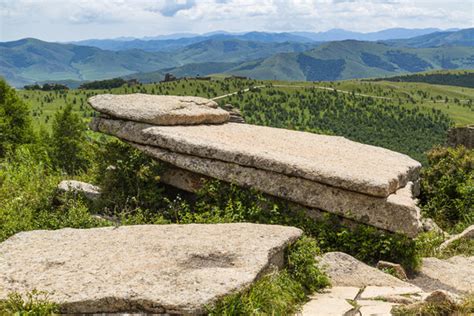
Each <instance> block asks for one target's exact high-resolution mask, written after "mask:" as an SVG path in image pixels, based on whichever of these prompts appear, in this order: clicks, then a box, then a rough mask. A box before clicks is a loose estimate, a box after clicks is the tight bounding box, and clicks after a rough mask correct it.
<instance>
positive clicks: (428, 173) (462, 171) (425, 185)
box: [421, 146, 474, 231]
mask: <svg viewBox="0 0 474 316" xmlns="http://www.w3.org/2000/svg"><path fill="white" fill-rule="evenodd" d="M428 161H429V167H427V168H425V169H424V170H423V172H422V175H421V179H422V181H421V204H422V211H423V213H424V214H425V216H427V217H432V218H433V219H434V220H435V221H436V222H437V223H438V224H439V225H440V226H441V227H442V228H444V229H447V230H450V231H459V230H462V229H464V228H465V227H467V226H469V225H472V224H474V150H469V149H466V148H464V147H462V146H459V147H457V148H446V147H436V148H434V149H433V150H431V151H430V152H429V153H428Z"/></svg>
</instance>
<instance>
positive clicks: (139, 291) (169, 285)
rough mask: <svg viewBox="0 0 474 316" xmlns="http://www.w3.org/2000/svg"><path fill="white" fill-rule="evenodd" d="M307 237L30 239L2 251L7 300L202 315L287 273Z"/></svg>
mask: <svg viewBox="0 0 474 316" xmlns="http://www.w3.org/2000/svg"><path fill="white" fill-rule="evenodd" d="M301 234H302V232H301V230H299V229H297V228H293V227H285V226H277V225H258V224H246V223H240V224H213V225H205V224H189V225H139V226H122V227H118V228H111V227H107V228H93V229H69V228H68V229H61V230H55V231H31V232H23V233H19V234H16V235H14V236H13V237H11V238H9V239H8V240H6V241H4V242H3V243H1V244H0V300H1V299H6V297H7V295H8V293H9V292H13V291H17V292H20V293H24V292H26V291H31V290H33V289H38V290H43V291H47V292H48V293H49V296H50V299H51V300H52V301H55V302H57V303H59V304H60V306H61V311H62V312H64V313H115V312H148V313H169V314H202V313H205V312H206V305H208V304H212V303H213V302H215V301H216V300H217V299H218V298H220V297H222V296H224V295H226V294H229V293H232V292H235V291H239V290H242V289H243V288H245V287H247V286H249V285H250V284H251V283H252V282H254V281H255V280H256V279H257V278H258V277H260V276H262V275H263V274H264V273H265V272H266V271H268V270H270V269H272V267H281V266H282V265H283V262H284V260H283V259H284V249H285V248H286V247H287V246H288V245H289V244H290V243H292V242H294V241H295V240H296V239H297V238H299V237H300V236H301Z"/></svg>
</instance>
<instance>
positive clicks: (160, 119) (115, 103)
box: [89, 93, 230, 125]
mask: <svg viewBox="0 0 474 316" xmlns="http://www.w3.org/2000/svg"><path fill="white" fill-rule="evenodd" d="M89 104H90V105H91V106H92V107H93V108H94V109H95V110H97V111H98V112H100V113H103V114H107V115H110V116H112V117H116V118H121V119H124V120H130V121H135V122H145V123H150V124H157V125H179V124H182V125H192V124H220V123H224V122H227V121H228V120H229V118H230V115H229V113H228V112H227V111H225V110H223V109H220V108H219V107H218V106H217V103H216V102H214V101H212V100H208V99H205V98H200V97H180V96H170V95H150V94H141V93H136V94H124V95H113V94H101V95H96V96H93V97H91V98H89ZM157 105H159V106H157Z"/></svg>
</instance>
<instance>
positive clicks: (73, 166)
mask: <svg viewBox="0 0 474 316" xmlns="http://www.w3.org/2000/svg"><path fill="white" fill-rule="evenodd" d="M52 129H53V131H52V139H51V148H50V156H51V159H52V161H53V164H54V165H55V166H56V167H57V168H59V169H62V170H64V171H65V172H67V173H68V174H71V175H73V174H77V173H79V172H80V171H82V170H85V169H87V166H88V164H89V160H88V158H87V152H86V149H85V146H86V134H85V126H84V123H83V122H82V121H81V119H80V117H79V116H78V115H77V114H75V113H73V111H72V106H71V105H70V104H68V105H66V107H65V108H64V110H62V111H58V112H57V113H56V114H55V116H54V121H53V125H52Z"/></svg>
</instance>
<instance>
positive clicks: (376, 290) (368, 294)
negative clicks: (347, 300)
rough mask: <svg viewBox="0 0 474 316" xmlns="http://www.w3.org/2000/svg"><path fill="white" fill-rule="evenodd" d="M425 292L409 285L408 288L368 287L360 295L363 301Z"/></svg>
mask: <svg viewBox="0 0 474 316" xmlns="http://www.w3.org/2000/svg"><path fill="white" fill-rule="evenodd" d="M421 292H423V291H422V290H421V289H420V288H419V287H416V286H413V285H411V284H408V286H404V287H399V286H367V287H366V288H365V289H364V291H363V292H362V293H361V294H360V295H359V297H360V298H361V299H374V298H378V297H387V296H392V295H404V294H417V293H421Z"/></svg>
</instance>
